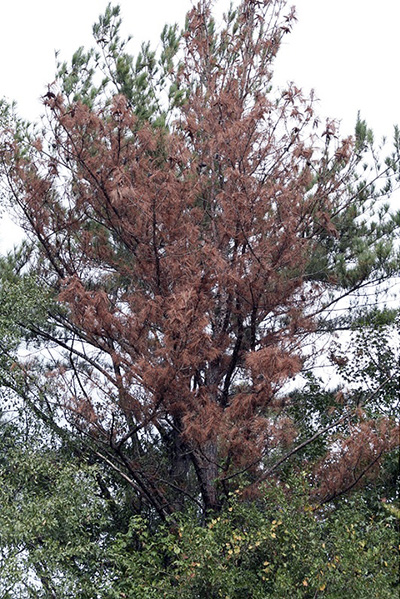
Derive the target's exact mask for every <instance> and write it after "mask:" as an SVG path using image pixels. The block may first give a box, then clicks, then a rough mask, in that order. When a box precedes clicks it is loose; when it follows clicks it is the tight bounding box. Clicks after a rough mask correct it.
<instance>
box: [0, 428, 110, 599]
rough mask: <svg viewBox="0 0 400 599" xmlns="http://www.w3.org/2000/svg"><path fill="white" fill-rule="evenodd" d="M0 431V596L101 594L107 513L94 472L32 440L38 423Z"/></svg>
mask: <svg viewBox="0 0 400 599" xmlns="http://www.w3.org/2000/svg"><path fill="white" fill-rule="evenodd" d="M0 426H1V458H0V505H1V510H0V571H1V576H0V595H1V596H2V597H17V596H18V597H20V598H21V599H22V598H28V597H29V598H31V597H32V598H33V597H35V598H39V597H44V598H45V597H46V598H48V597H55V596H57V598H60V599H61V598H64V597H65V598H67V597H77V596H79V597H82V598H87V599H93V598H94V597H100V596H101V592H102V591H101V589H104V588H105V585H106V582H107V576H106V575H105V573H106V567H105V559H106V556H105V551H104V549H105V548H104V546H103V544H102V540H101V537H102V534H104V532H105V531H106V528H107V526H109V521H110V515H109V507H108V504H107V502H106V501H105V500H104V499H102V498H101V497H100V496H99V493H98V486H97V480H96V479H97V476H98V475H99V473H98V471H97V469H96V467H95V466H89V465H88V464H85V463H83V464H82V463H80V462H79V461H78V460H77V459H76V455H75V456H74V457H72V456H70V455H69V454H68V452H66V451H65V450H62V449H57V448H56V447H55V445H54V444H53V448H50V447H49V446H48V445H46V444H43V443H40V442H38V441H35V440H34V437H35V436H36V435H37V436H38V437H40V433H42V434H43V431H42V430H40V428H39V427H38V426H37V425H36V428H35V429H32V430H31V431H29V432H25V433H23V434H22V432H21V431H19V430H18V428H17V427H16V426H14V425H12V424H11V423H9V422H7V421H3V422H2V423H1V425H0ZM46 436H47V438H48V435H46ZM48 440H49V438H48ZM53 443H54V442H53ZM71 458H72V459H71Z"/></svg>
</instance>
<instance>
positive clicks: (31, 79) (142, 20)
mask: <svg viewBox="0 0 400 599" xmlns="http://www.w3.org/2000/svg"><path fill="white" fill-rule="evenodd" d="M107 3H108V2H107V0H68V2H65V3H59V2H56V1H55V0H35V1H32V0H13V1H10V2H7V3H3V5H2V11H1V12H2V14H1V23H0V96H6V97H7V98H8V99H15V100H17V102H18V105H19V111H20V113H21V115H22V116H25V117H26V118H28V119H34V118H36V117H37V116H38V115H39V114H40V113H41V105H40V96H41V95H42V94H43V93H44V91H45V90H46V84H47V83H50V82H51V81H52V80H53V78H54V72H55V58H54V51H55V50H60V56H61V57H62V58H69V57H70V56H71V55H72V53H73V52H74V51H75V50H76V49H77V48H78V47H79V46H80V45H85V46H89V45H91V41H92V40H91V26H92V24H93V23H94V22H95V21H96V20H97V17H98V15H99V14H100V13H102V12H103V11H104V9H105V7H106V5H107ZM119 4H120V6H121V10H122V18H123V22H124V31H125V32H126V33H130V34H132V35H133V41H134V43H136V44H139V43H140V42H141V41H144V40H147V39H153V40H157V39H158V36H159V33H160V31H161V29H162V27H163V25H164V24H165V23H166V22H169V23H172V22H179V23H180V24H182V23H183V21H184V16H185V13H186V11H187V9H188V8H190V6H191V1H190V0H170V1H169V2H168V1H166V0H148V1H147V2H145V3H141V5H140V6H139V2H134V1H133V0H120V2H119ZM227 4H228V2H227V0H220V1H219V2H218V1H217V2H216V5H217V7H218V6H227ZM291 4H295V5H296V6H297V15H298V23H297V24H296V26H295V28H294V30H293V32H292V34H291V35H289V36H286V38H285V41H284V44H283V47H282V48H281V52H280V55H279V56H278V59H277V62H276V69H275V72H276V82H277V83H278V84H280V85H284V84H285V83H286V82H287V81H291V80H293V81H295V82H296V85H297V86H298V87H302V88H303V89H305V90H310V89H311V88H313V89H315V91H316V94H317V97H318V98H319V99H320V114H321V116H323V117H324V116H330V117H334V118H338V119H340V120H341V121H342V134H343V136H345V135H347V134H349V133H352V131H353V128H354V123H355V118H356V114H357V110H361V113H362V116H363V117H364V118H366V119H367V121H368V123H369V124H370V126H372V128H373V129H375V130H376V132H377V134H378V136H379V137H380V136H381V135H383V134H386V135H388V136H389V137H390V136H391V135H392V126H393V124H394V123H396V122H397V123H400V73H399V68H398V65H399V59H400V41H399V24H400V0H380V1H379V2H376V0H334V1H333V0H297V1H296V0H292V1H290V0H289V1H288V6H290V5H291ZM1 237H4V235H3V234H2V232H0V238H1Z"/></svg>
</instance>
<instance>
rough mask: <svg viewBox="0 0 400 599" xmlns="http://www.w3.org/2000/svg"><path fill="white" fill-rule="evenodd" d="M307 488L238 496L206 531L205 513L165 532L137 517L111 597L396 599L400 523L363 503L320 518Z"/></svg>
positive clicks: (116, 555)
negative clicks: (247, 497) (250, 498)
mask: <svg viewBox="0 0 400 599" xmlns="http://www.w3.org/2000/svg"><path fill="white" fill-rule="evenodd" d="M305 484H306V483H305V481H304V482H302V483H299V482H298V481H297V482H295V481H293V480H292V481H291V484H290V485H286V486H285V487H284V488H279V487H276V488H274V489H272V488H270V489H268V490H266V491H265V493H264V494H263V495H262V496H261V497H260V498H259V499H258V500H257V501H245V502H243V501H242V500H238V498H237V496H233V497H232V498H231V503H230V506H229V507H228V508H227V509H226V510H224V511H223V512H222V513H221V514H219V515H218V516H216V517H215V518H213V519H211V520H209V521H208V522H207V523H206V525H205V526H201V525H200V524H199V523H198V522H197V518H196V515H195V514H192V515H190V516H182V517H181V518H180V519H179V520H178V522H174V523H171V525H170V526H169V527H164V528H161V529H158V530H156V531H152V530H151V529H149V527H148V526H147V525H146V522H145V521H144V520H142V519H141V518H133V519H132V520H131V525H130V528H129V531H128V533H127V534H124V535H120V536H119V537H118V539H117V542H116V543H115V544H114V546H113V548H112V550H111V552H110V555H112V556H113V557H112V560H113V561H114V564H115V566H114V567H117V570H119V574H118V575H116V577H115V579H116V582H115V583H114V585H113V590H112V591H111V592H110V593H108V594H106V597H109V598H110V599H111V598H113V599H114V598H115V599H116V598H117V597H121V596H122V597H123V596H127V597H133V598H136V597H137V598H145V599H147V598H149V599H150V598H153V597H170V598H171V599H172V598H173V597H176V596H177V595H179V596H180V597H182V598H183V599H195V598H196V599H203V598H204V599H209V598H213V597H215V598H217V597H221V598H224V599H226V598H227V597H229V598H230V599H245V598H247V597H252V598H254V599H257V598H259V599H268V598H269V597H270V598H271V599H272V598H274V599H279V598H282V599H284V598H285V597H287V596H290V597H296V598H298V599H307V598H310V599H311V598H313V597H317V596H318V597H324V598H326V599H339V598H341V597H349V598H350V599H353V598H354V599H355V598H360V599H371V598H374V597H375V598H377V599H378V598H382V597H386V598H388V599H389V598H391V597H393V596H394V594H395V592H396V591H395V589H396V588H398V587H396V585H398V566H399V556H398V548H397V532H396V523H395V522H396V521H395V518H394V517H392V516H391V515H385V514H382V513H381V514H380V515H379V516H373V515H372V514H371V513H368V511H367V509H366V507H365V505H364V502H363V498H362V496H355V497H354V498H353V501H352V502H350V503H348V502H343V504H342V505H339V506H337V507H334V506H331V507H330V508H327V509H325V510H319V511H314V509H313V507H312V506H310V505H308V504H307V503H306V502H305V500H304V497H305V496H304V495H303V492H304V485H305Z"/></svg>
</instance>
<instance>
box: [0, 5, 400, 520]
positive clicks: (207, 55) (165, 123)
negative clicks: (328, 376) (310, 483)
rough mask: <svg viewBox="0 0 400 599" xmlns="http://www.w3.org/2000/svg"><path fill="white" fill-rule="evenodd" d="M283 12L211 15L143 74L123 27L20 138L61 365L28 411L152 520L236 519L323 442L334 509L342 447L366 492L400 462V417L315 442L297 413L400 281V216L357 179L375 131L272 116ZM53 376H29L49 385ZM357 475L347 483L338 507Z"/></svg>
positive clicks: (14, 153) (12, 160)
mask: <svg viewBox="0 0 400 599" xmlns="http://www.w3.org/2000/svg"><path fill="white" fill-rule="evenodd" d="M283 8H284V2H281V1H280V0H264V1H263V2H255V1H254V0H244V1H243V2H241V3H240V5H239V6H238V7H237V9H232V10H231V11H230V12H229V13H228V14H227V15H226V17H225V20H224V24H223V25H222V26H221V27H220V28H219V29H218V28H217V27H216V24H215V22H214V20H213V18H212V14H211V7H210V3H209V2H207V1H204V2H201V3H200V4H199V5H197V6H196V7H194V8H193V9H192V10H191V11H190V12H189V13H188V17H187V23H186V27H185V30H184V32H183V33H182V35H181V36H180V37H179V38H178V36H177V32H176V29H174V28H169V29H168V28H167V29H165V30H164V32H163V50H162V52H161V55H160V57H159V59H158V61H157V59H156V56H155V55H154V54H153V53H151V52H150V49H149V48H148V47H144V48H143V51H142V53H141V55H140V57H139V58H138V60H137V61H136V63H135V62H134V61H133V59H132V58H131V57H130V56H129V55H128V54H127V53H126V51H125V46H124V43H123V42H121V40H120V39H119V34H118V11H117V10H115V9H111V8H109V9H108V10H107V12H106V14H105V16H104V17H103V18H102V19H101V20H100V23H99V24H98V26H96V27H95V30H94V32H95V36H96V39H97V41H98V44H99V47H100V49H101V51H102V53H103V57H104V58H102V55H101V54H100V53H98V54H96V53H95V52H89V53H87V54H85V53H84V51H83V50H80V51H79V52H78V53H77V54H76V55H75V56H74V58H73V61H72V65H71V70H69V67H68V66H67V65H60V73H59V80H58V86H59V89H58V88H57V86H55V87H54V89H53V88H49V91H48V93H47V94H46V95H45V97H44V103H45V105H46V107H47V116H48V124H47V128H46V129H45V130H44V132H43V133H40V134H33V133H31V134H29V132H28V133H27V132H26V131H25V130H24V129H22V128H21V126H19V127H18V126H17V127H15V126H14V127H13V126H9V127H5V128H4V129H3V134H2V150H1V157H2V169H3V175H4V177H5V178H6V180H7V186H8V193H9V195H10V198H11V201H12V203H13V205H14V206H15V207H16V209H17V210H18V212H19V214H20V215H21V219H22V222H23V224H24V226H25V228H26V230H27V232H28V236H29V238H30V239H31V241H32V246H31V247H32V249H31V253H30V257H29V260H28V261H27V263H26V265H25V269H26V271H28V272H30V273H32V274H33V273H34V276H35V277H36V281H37V285H38V286H40V288H41V289H44V290H45V293H46V294H48V295H49V296H50V297H51V301H49V303H48V306H47V308H46V309H47V319H46V321H45V322H40V321H37V320H36V321H35V319H31V320H30V321H28V322H25V323H23V324H25V325H26V326H27V328H28V329H29V332H30V335H33V336H34V338H35V342H36V343H38V344H39V347H41V348H42V349H43V350H46V351H47V353H43V351H42V353H40V354H39V355H38V357H37V360H36V370H35V377H36V378H35V388H36V389H38V390H47V391H48V392H46V393H43V392H42V391H40V393H39V395H40V397H42V398H43V401H42V403H40V402H39V403H38V402H37V401H36V399H34V398H33V397H32V389H33V386H32V384H27V385H26V386H25V388H24V389H23V392H22V395H23V396H24V397H25V398H26V400H27V401H28V400H29V402H30V404H31V405H32V406H34V407H35V410H36V411H37V412H38V413H41V414H42V415H43V418H44V419H47V421H50V422H52V423H54V425H55V426H57V427H58V428H59V429H60V428H64V429H65V430H67V431H68V432H70V431H72V430H73V431H78V433H79V435H80V436H81V438H82V439H83V440H84V441H85V442H86V443H87V444H88V446H90V448H91V451H92V452H93V455H94V456H96V458H97V459H100V460H102V461H103V463H104V464H107V465H108V467H109V468H111V469H112V470H114V471H115V472H117V473H118V474H119V475H120V476H121V477H122V478H123V480H124V481H125V482H126V483H128V484H129V485H130V486H131V488H132V489H133V490H134V493H135V501H134V502H133V503H132V511H133V512H137V513H142V512H143V510H144V509H145V510H149V511H150V512H151V513H153V514H157V515H158V517H161V518H162V519H165V518H166V516H167V515H168V514H172V513H175V512H176V511H177V510H179V509H182V506H183V504H184V503H185V501H186V500H187V499H190V500H191V501H192V502H193V503H194V504H195V505H196V506H197V508H198V509H199V510H201V511H205V512H207V511H209V510H215V509H220V507H221V504H222V503H223V502H224V501H226V500H227V498H228V497H229V493H230V491H231V490H232V489H234V488H235V487H236V486H237V485H238V484H239V483H238V481H241V484H244V483H245V484H246V485H252V486H253V487H254V488H255V487H257V485H258V483H259V482H261V481H263V480H268V479H269V478H271V477H274V476H276V474H277V472H278V469H279V468H281V467H282V466H283V465H284V464H285V463H286V462H287V461H288V460H289V459H290V458H293V457H294V456H296V454H299V453H300V452H301V451H302V450H303V449H304V448H305V447H308V446H310V445H311V444H312V443H314V442H315V441H316V440H317V439H320V438H322V437H324V438H325V449H324V451H325V454H324V455H321V462H320V469H319V471H318V476H319V480H318V485H320V486H321V487H322V488H323V485H324V482H325V481H326V479H327V476H329V474H328V473H329V468H328V465H329V463H330V462H331V457H332V456H331V454H330V452H329V449H330V447H331V445H332V443H334V442H336V443H337V440H338V438H340V443H342V444H343V447H346V448H347V449H346V451H345V452H344V454H346V456H348V455H351V456H353V457H354V460H355V462H357V463H358V461H359V457H360V456H359V453H357V451H355V450H354V448H355V447H357V446H360V444H361V443H362V447H363V449H364V453H363V456H362V462H363V464H364V466H363V468H362V469H361V471H360V472H361V473H362V472H363V470H365V471H369V464H373V463H378V462H379V460H380V459H381V458H382V456H384V454H385V453H386V452H387V451H389V450H390V449H392V448H393V447H394V446H395V445H396V443H397V435H396V429H395V422H393V421H392V419H391V418H390V415H388V414H379V415H374V417H373V418H368V417H367V416H366V415H365V413H364V412H363V411H362V410H359V409H358V410H357V409H353V405H352V404H351V402H350V403H346V402H345V407H344V408H343V409H341V408H340V409H339V411H338V412H336V411H335V410H332V411H329V410H326V411H322V412H321V417H320V419H319V421H318V425H317V427H314V429H312V428H309V429H308V430H307V431H306V434H305V436H304V433H305V429H304V428H303V430H301V429H300V428H299V427H298V426H297V425H298V422H296V419H295V418H294V415H293V414H294V412H293V410H294V408H295V406H294V405H293V397H290V396H289V394H288V393H287V392H285V385H286V384H287V382H288V381H289V380H290V379H293V378H294V377H295V376H296V375H297V374H299V373H300V372H301V371H302V369H304V367H305V364H306V363H307V359H308V354H307V346H308V344H309V343H310V341H312V340H313V339H314V338H315V334H316V332H317V331H318V330H319V329H320V328H321V327H322V325H323V326H324V330H325V331H326V330H327V329H328V328H329V326H333V324H334V323H333V321H332V319H330V316H329V315H330V312H329V310H330V309H332V306H334V305H337V304H338V302H339V300H340V299H342V298H344V297H349V296H351V295H354V294H357V292H358V291H360V290H362V289H363V288H364V287H365V285H367V284H371V282H379V281H382V280H384V279H385V278H386V277H388V276H391V275H393V274H394V273H396V272H397V270H396V269H398V255H397V254H396V252H395V251H394V249H393V241H394V235H395V232H396V231H397V228H398V226H399V224H400V216H399V214H395V215H391V214H389V210H388V207H387V206H386V205H384V204H382V203H380V202H379V200H380V198H381V194H380V191H379V190H377V187H378V184H377V181H376V180H375V181H374V182H373V183H371V184H368V183H366V181H364V180H363V179H361V178H360V177H359V176H358V167H359V165H360V160H361V158H362V155H363V153H364V151H365V150H366V149H367V147H368V145H369V143H370V141H371V139H370V133H369V131H368V129H367V128H366V126H365V123H363V122H362V121H359V123H358V125H357V129H356V137H355V140H352V139H350V138H347V139H344V140H342V141H340V140H339V139H338V132H337V128H336V126H335V123H334V122H327V123H326V124H324V125H323V126H319V123H318V119H317V117H316V115H315V111H314V105H313V100H312V98H307V97H305V96H304V95H303V93H302V92H301V90H299V89H298V88H296V87H295V86H294V85H292V86H290V87H289V88H288V89H287V90H285V91H283V92H280V93H278V94H275V95H273V94H272V92H271V78H272V65H273V60H274V57H275V55H276V53H277V51H278V49H279V44H280V41H281V38H282V36H283V35H284V34H285V33H287V32H288V31H290V28H291V25H292V22H293V19H294V12H293V11H290V12H289V13H288V14H284V12H283ZM91 65H92V66H91ZM97 67H98V68H100V70H103V71H106V75H107V78H106V79H104V80H103V81H102V82H101V84H100V85H97V87H96V86H95V84H94V81H95V80H96V76H97V75H96V72H97V71H96V68H97ZM84 73H86V74H84ZM81 74H82V77H81V76H80V75H81ZM115 92H117V93H115ZM395 164H396V163H395V158H393V159H392V158H391V159H390V160H389V161H388V164H387V168H386V170H385V171H384V172H383V173H382V177H383V182H384V185H383V192H382V193H384V194H385V193H388V191H389V190H390V185H391V183H390V178H389V176H388V174H389V170H392V169H393V166H394V165H395ZM372 206H373V207H374V209H375V215H374V214H373V213H372V212H371V207H372ZM327 321H328V322H327ZM34 367H35V360H29V361H28V362H26V361H25V362H24V361H23V360H21V364H20V370H19V372H21V374H25V373H27V376H28V378H27V379H26V380H27V381H30V382H31V381H32V379H29V376H30V374H29V373H30V372H32V368H34ZM49 381H51V384H49ZM50 388H51V389H50ZM343 397H345V396H344V395H343ZM340 401H342V400H341V399H340V400H339V397H338V398H336V403H339V404H340ZM355 430H357V431H359V432H360V434H359V435H354V431H355ZM371 438H374V439H377V444H375V443H365V439H371ZM353 466H354V464H353V463H347V462H346V468H336V470H337V471H338V472H342V474H343V476H342V478H341V480H339V481H338V485H337V488H338V489H339V488H340V489H341V490H345V489H346V488H351V487H352V482H351V483H349V484H348V483H347V479H346V476H345V473H346V472H347V471H348V469H349V468H352V467H353ZM360 478H361V477H360Z"/></svg>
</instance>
